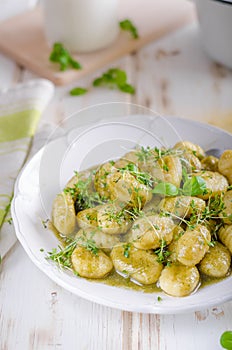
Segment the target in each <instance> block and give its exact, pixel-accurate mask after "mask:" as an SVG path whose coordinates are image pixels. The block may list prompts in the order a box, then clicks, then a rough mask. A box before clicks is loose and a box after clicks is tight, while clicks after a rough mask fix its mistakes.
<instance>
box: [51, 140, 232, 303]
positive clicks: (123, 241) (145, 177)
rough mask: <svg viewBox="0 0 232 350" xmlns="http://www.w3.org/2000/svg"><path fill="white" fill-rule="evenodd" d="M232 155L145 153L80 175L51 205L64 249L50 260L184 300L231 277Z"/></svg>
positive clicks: (196, 149) (187, 146)
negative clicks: (207, 285)
mask: <svg viewBox="0 0 232 350" xmlns="http://www.w3.org/2000/svg"><path fill="white" fill-rule="evenodd" d="M231 173H232V150H226V151H225V152H224V153H223V154H222V156H221V157H220V159H217V158H215V157H212V156H211V157H207V155H206V154H205V152H204V150H203V149H202V148H201V146H199V145H196V144H193V143H192V142H189V141H183V142H178V143H177V144H176V145H174V147H172V148H170V149H164V148H157V147H154V148H151V147H138V148H136V149H134V150H132V151H130V152H128V153H126V154H125V155H124V156H123V157H122V158H120V159H117V160H112V161H108V162H106V163H104V164H101V165H99V166H98V167H96V168H95V169H90V170H86V171H82V172H79V173H78V172H75V173H74V176H73V177H72V178H71V179H70V180H69V181H68V183H67V185H66V187H65V188H64V190H63V191H62V192H61V193H59V194H58V195H57V196H56V198H55V199H54V202H53V208H52V220H51V222H52V226H53V228H54V232H55V234H56V236H57V237H58V238H59V240H60V241H61V242H62V247H59V248H54V249H53V250H52V251H50V252H48V254H47V259H50V260H52V261H54V262H55V263H57V264H58V265H59V266H60V267H61V268H65V269H69V270H71V271H72V272H73V273H74V274H76V275H77V276H78V277H82V278H86V279H88V280H91V281H101V282H103V283H107V284H110V285H114V286H118V287H126V288H132V289H135V290H139V291H144V292H157V291H161V290H162V291H163V292H164V293H166V294H168V295H171V296H173V297H184V296H187V295H189V294H191V293H193V292H195V291H197V289H198V288H199V287H200V288H201V287H202V286H204V285H205V284H209V283H215V282H217V281H220V280H221V279H223V278H225V277H228V276H229V275H230V273H231V254H232V190H231V185H232V177H231Z"/></svg>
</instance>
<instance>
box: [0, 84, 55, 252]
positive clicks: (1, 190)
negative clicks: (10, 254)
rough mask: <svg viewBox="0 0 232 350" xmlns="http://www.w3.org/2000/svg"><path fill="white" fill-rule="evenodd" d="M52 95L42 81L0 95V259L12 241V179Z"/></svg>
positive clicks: (13, 238) (14, 239)
mask: <svg viewBox="0 0 232 350" xmlns="http://www.w3.org/2000/svg"><path fill="white" fill-rule="evenodd" d="M53 92H54V85H53V84H52V83H51V82H50V81H48V80H45V79H36V80H32V81H30V82H27V83H22V84H18V85H17V86H16V87H13V88H12V89H8V90H5V91H0V256H2V257H3V256H4V255H5V254H6V252H7V251H8V250H9V249H10V248H11V247H12V245H13V244H14V243H15V241H16V236H15V234H14V228H13V224H12V220H11V217H10V203H11V199H12V196H13V187H14V182H15V179H16V177H17V175H18V173H19V171H20V169H21V168H22V166H23V165H24V163H25V161H26V159H27V156H28V154H29V152H30V147H31V142H32V137H33V135H34V133H35V130H36V126H37V123H38V121H39V119H40V116H41V114H42V112H43V111H44V109H45V107H46V106H47V104H48V102H49V100H50V99H51V97H52V95H53Z"/></svg>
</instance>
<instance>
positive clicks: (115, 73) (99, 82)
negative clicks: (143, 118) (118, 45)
mask: <svg viewBox="0 0 232 350" xmlns="http://www.w3.org/2000/svg"><path fill="white" fill-rule="evenodd" d="M93 86H95V87H98V86H106V87H109V88H112V89H115V88H117V89H119V90H120V91H123V92H126V93H129V94H134V93H135V88H134V87H133V86H132V85H130V84H128V83H127V75H126V72H125V71H123V70H121V69H119V68H111V69H109V70H108V71H107V72H105V73H103V74H102V76H101V77H99V78H96V79H95V80H94V81H93Z"/></svg>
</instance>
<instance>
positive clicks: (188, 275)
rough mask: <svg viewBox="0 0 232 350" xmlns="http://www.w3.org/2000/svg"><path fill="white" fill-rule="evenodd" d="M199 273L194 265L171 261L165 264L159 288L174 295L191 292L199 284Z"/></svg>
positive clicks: (182, 295) (184, 294) (181, 295)
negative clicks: (167, 264) (170, 263)
mask: <svg viewBox="0 0 232 350" xmlns="http://www.w3.org/2000/svg"><path fill="white" fill-rule="evenodd" d="M199 282H200V275H199V272H198V269H197V268H196V266H185V265H181V264H178V263H172V265H171V266H166V267H165V268H164V269H163V271H162V273H161V276H160V279H159V285H160V288H161V289H162V290H163V291H164V292H165V293H167V294H169V295H172V296H174V297H184V296H186V295H189V294H191V293H192V292H193V291H194V290H195V289H196V288H197V286H198V285H199Z"/></svg>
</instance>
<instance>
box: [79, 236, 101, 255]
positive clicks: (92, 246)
mask: <svg viewBox="0 0 232 350" xmlns="http://www.w3.org/2000/svg"><path fill="white" fill-rule="evenodd" d="M93 236H94V232H93V233H92V234H91V236H90V238H87V236H86V233H85V232H83V235H82V236H81V237H78V238H77V241H78V243H79V244H80V245H81V246H82V247H84V248H86V250H88V251H90V252H91V253H93V254H94V255H98V252H99V248H98V247H97V246H96V242H95V240H94V239H93Z"/></svg>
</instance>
